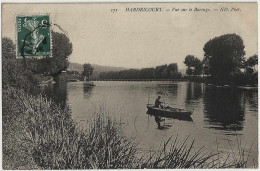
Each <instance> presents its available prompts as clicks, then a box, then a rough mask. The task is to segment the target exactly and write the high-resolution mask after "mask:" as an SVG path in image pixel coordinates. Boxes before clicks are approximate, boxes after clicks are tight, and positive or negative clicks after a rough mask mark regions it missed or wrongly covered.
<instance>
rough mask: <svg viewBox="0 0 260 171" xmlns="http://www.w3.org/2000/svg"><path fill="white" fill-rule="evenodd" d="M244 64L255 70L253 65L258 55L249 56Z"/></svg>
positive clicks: (256, 61) (256, 62)
mask: <svg viewBox="0 0 260 171" xmlns="http://www.w3.org/2000/svg"><path fill="white" fill-rule="evenodd" d="M246 64H247V66H249V67H254V70H255V66H256V65H258V55H253V56H251V57H249V58H248V59H247V61H246Z"/></svg>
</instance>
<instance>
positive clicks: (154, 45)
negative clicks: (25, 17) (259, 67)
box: [2, 3, 258, 69]
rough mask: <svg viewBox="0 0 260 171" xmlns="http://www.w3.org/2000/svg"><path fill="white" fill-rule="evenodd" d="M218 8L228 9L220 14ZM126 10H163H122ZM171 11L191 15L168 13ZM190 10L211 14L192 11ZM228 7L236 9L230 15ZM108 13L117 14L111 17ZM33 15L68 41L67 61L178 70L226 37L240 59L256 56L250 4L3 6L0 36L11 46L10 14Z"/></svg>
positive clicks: (253, 12)
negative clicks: (239, 47) (236, 44)
mask: <svg viewBox="0 0 260 171" xmlns="http://www.w3.org/2000/svg"><path fill="white" fill-rule="evenodd" d="M222 7H227V8H228V9H229V11H220V8H222ZM126 8H162V9H163V11H162V12H126ZM173 8H175V9H189V8H191V9H192V11H182V12H181V11H175V10H174V11H172V9H173ZM195 8H198V9H210V10H211V11H208V12H205V11H194V9H195ZM232 8H239V11H231V9H232ZM111 9H117V12H115V13H112V12H111ZM166 9H170V10H171V11H168V12H167V11H166ZM214 9H218V10H214ZM39 13H49V14H50V15H51V21H52V23H55V24H58V25H59V26H60V27H61V28H62V29H63V30H64V31H65V33H66V35H67V36H68V37H69V39H70V41H71V42H72V44H73V52H72V54H71V55H70V57H69V60H70V62H76V63H81V64H83V63H91V64H98V65H104V66H116V67H126V68H145V67H155V66H158V65H163V64H169V63H177V64H178V66H179V68H180V69H184V68H185V65H184V64H183V61H184V58H185V57H186V56H187V55H188V54H191V55H195V56H196V57H198V58H199V59H203V54H204V52H203V46H204V45H205V43H206V42H207V41H209V40H210V39H212V38H214V37H217V36H221V35H223V34H230V33H235V34H238V35H240V36H241V37H242V39H243V41H244V45H245V51H246V57H250V56H252V55H254V54H257V40H258V35H257V30H258V29H257V4H256V3H121V4H120V3H103V4H102V3H92V4H91V3H78V4H76V3H75V4H3V5H2V37H9V38H11V39H12V40H13V41H14V42H15V40H16V39H15V36H16V27H15V16H16V15H19V14H39ZM52 29H53V30H54V31H58V29H57V28H52Z"/></svg>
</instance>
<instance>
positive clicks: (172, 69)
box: [167, 63, 179, 79]
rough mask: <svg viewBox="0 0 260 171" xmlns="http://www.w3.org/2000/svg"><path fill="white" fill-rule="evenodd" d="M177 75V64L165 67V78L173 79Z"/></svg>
mask: <svg viewBox="0 0 260 171" xmlns="http://www.w3.org/2000/svg"><path fill="white" fill-rule="evenodd" d="M178 76H179V72H178V65H177V64H176V63H172V64H169V65H168V67H167V78H169V79H173V78H177V77H178Z"/></svg>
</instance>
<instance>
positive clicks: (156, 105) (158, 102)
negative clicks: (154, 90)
mask: <svg viewBox="0 0 260 171" xmlns="http://www.w3.org/2000/svg"><path fill="white" fill-rule="evenodd" d="M160 99H161V96H158V97H157V99H156V100H155V104H154V106H155V107H157V108H162V107H163V106H162V102H161V101H160Z"/></svg>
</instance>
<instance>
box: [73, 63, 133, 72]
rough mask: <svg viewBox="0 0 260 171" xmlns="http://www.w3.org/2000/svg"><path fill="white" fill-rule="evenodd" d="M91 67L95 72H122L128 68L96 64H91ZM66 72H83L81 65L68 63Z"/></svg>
mask: <svg viewBox="0 0 260 171" xmlns="http://www.w3.org/2000/svg"><path fill="white" fill-rule="evenodd" d="M91 65H92V66H93V68H94V71H97V72H109V71H122V70H127V69H128V68H123V67H111V66H101V65H97V64H91ZM68 70H69V71H78V72H81V71H83V64H78V63H70V65H69V67H68Z"/></svg>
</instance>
